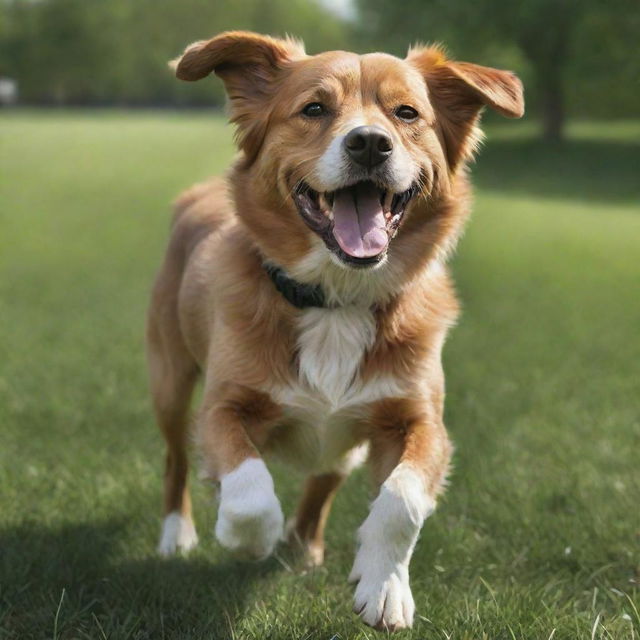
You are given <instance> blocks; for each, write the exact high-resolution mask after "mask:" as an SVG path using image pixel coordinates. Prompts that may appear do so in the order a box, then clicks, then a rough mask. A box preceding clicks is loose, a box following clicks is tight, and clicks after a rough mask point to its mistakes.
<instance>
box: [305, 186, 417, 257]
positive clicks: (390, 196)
mask: <svg viewBox="0 0 640 640" xmlns="http://www.w3.org/2000/svg"><path fill="white" fill-rule="evenodd" d="M416 193H417V188H416V186H415V185H413V186H411V187H410V188H409V189H407V190H406V191H403V192H402V193H393V192H391V191H388V190H385V189H383V188H381V187H379V186H377V185H376V184H374V183H373V182H369V181H366V182H358V183H357V184H354V185H351V186H350V187H344V188H343V189H338V190H337V191H331V192H327V193H319V192H317V191H314V190H313V189H312V188H311V187H310V186H309V185H308V184H306V183H305V182H299V183H298V184H297V185H296V187H295V188H294V190H293V199H294V201H295V203H296V206H297V207H298V211H299V212H300V215H301V216H302V218H303V220H304V221H305V222H306V223H307V225H308V226H309V227H310V228H311V229H312V230H313V231H315V232H316V233H317V234H318V235H319V236H320V237H321V238H322V239H323V240H324V242H325V244H326V245H327V247H328V248H329V249H330V250H331V251H333V252H334V253H336V254H338V256H339V257H340V258H341V259H342V260H343V261H345V262H349V263H352V264H354V265H359V266H366V265H370V264H375V263H376V262H379V261H380V260H382V258H383V257H384V255H385V254H386V251H387V248H388V246H389V242H390V240H391V239H392V238H393V237H394V236H395V234H396V232H397V230H398V227H399V226H400V223H401V222H402V218H403V216H404V212H405V210H406V208H407V205H408V204H409V202H410V201H411V199H412V198H413V197H414V196H415V195H416Z"/></svg>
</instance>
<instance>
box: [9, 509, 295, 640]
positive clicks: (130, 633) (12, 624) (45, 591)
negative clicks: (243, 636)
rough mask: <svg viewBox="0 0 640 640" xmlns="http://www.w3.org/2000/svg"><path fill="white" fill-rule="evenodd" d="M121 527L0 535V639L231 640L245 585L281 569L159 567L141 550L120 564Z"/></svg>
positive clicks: (122, 523)
mask: <svg viewBox="0 0 640 640" xmlns="http://www.w3.org/2000/svg"><path fill="white" fill-rule="evenodd" d="M127 522H131V519H130V517H126V518H125V517H120V518H115V519H114V518H110V519H109V520H103V521H96V522H91V523H83V524H77V523H74V524H67V525H63V526H52V527H49V528H47V527H43V525H42V524H41V523H37V524H36V523H34V524H33V525H29V524H25V525H20V526H16V527H13V528H5V529H3V530H0V637H3V638H4V637H7V638H32V637H33V638H35V637H51V636H52V635H54V636H57V637H58V638H65V637H78V632H82V633H84V634H86V636H87V637H96V638H102V637H108V638H120V637H132V638H164V637H167V638H170V637H178V636H177V635H175V633H176V630H181V631H180V637H184V638H187V637H189V638H190V637H194V638H199V637H208V638H218V637H225V638H228V637H232V635H233V631H232V630H233V628H234V626H235V622H236V620H238V618H239V617H240V616H241V615H242V613H243V609H244V605H245V601H246V596H247V595H248V594H249V593H250V592H251V585H252V583H254V582H256V581H260V579H262V578H264V577H266V576H267V575H269V574H270V573H272V572H274V571H278V570H281V569H282V564H281V562H279V561H278V560H277V559H269V560H268V561H265V562H261V563H247V562H240V561H236V560H233V559H231V558H227V559H225V560H223V561H222V562H212V561H209V560H207V558H206V557H202V555H203V554H198V553H196V555H195V556H194V557H190V558H188V559H183V558H179V557H178V558H174V559H162V558H160V557H156V556H151V555H149V550H148V548H144V549H143V548H142V546H143V545H142V543H141V547H140V551H139V553H140V559H139V560H128V561H125V562H123V561H122V560H121V559H120V558H121V557H122V554H121V551H122V548H124V546H125V543H126V528H127V527H126V523H127ZM134 555H135V552H134ZM199 556H200V557H199ZM129 557H131V553H129ZM69 634H71V635H69ZM82 637H85V636H84V635H83V636H82Z"/></svg>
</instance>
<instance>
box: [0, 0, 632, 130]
mask: <svg viewBox="0 0 640 640" xmlns="http://www.w3.org/2000/svg"><path fill="white" fill-rule="evenodd" d="M318 2H319V0H317V1H314V0H234V2H222V0H0V76H5V77H9V78H13V79H15V80H17V82H18V87H19V92H20V98H21V101H22V102H23V103H27V104H109V105H123V106H124V105H151V104H153V105H210V104H221V103H222V100H223V95H222V87H221V85H220V84H219V83H211V82H203V83H196V84H195V85H191V84H185V83H180V82H176V81H175V79H174V78H173V77H172V74H171V73H170V72H169V71H168V69H167V64H166V63H167V61H168V59H170V58H171V57H174V56H176V55H178V54H179V53H180V52H181V51H182V50H183V48H184V47H185V45H187V44H189V43H190V42H192V41H194V40H198V39H201V38H208V37H210V36H212V35H214V34H216V33H218V32H220V31H223V30H225V29H252V30H255V31H259V32H262V33H271V34H273V35H284V34H285V33H289V34H292V35H296V36H299V37H301V38H302V39H303V40H304V41H305V43H306V46H307V50H308V51H309V52H311V53H314V52H318V51H322V50H327V49H333V48H348V49H356V50H360V51H364V50H386V51H390V52H392V53H395V54H397V55H401V56H404V54H405V52H406V50H407V46H408V45H409V44H410V43H413V42H416V41H439V42H443V43H444V44H445V45H446V46H447V47H448V49H449V50H450V52H451V54H452V55H453V56H454V57H456V58H458V59H467V60H470V61H473V62H476V63H479V64H486V65H492V66H498V67H504V68H511V69H513V70H514V71H516V72H518V73H519V75H520V76H521V77H522V78H523V80H524V83H525V87H526V93H527V109H528V113H534V114H539V115H541V116H542V119H543V122H544V131H545V134H546V135H547V137H549V138H558V137H560V135H561V133H562V125H563V122H564V116H565V113H568V114H569V115H577V116H588V117H632V116H637V114H638V113H640V56H639V55H638V53H637V38H638V34H639V33H640V2H639V1H638V0H521V1H520V2H495V0H474V2H468V1H467V0H403V2H391V1H390V0H355V2H356V5H355V8H356V12H357V15H356V19H354V20H352V21H350V22H344V21H343V20H342V19H340V18H339V17H338V16H336V15H335V14H332V13H330V12H329V11H328V10H327V9H326V8H325V7H324V6H323V5H321V4H318Z"/></svg>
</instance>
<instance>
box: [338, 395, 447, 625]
mask: <svg viewBox="0 0 640 640" xmlns="http://www.w3.org/2000/svg"><path fill="white" fill-rule="evenodd" d="M432 411H433V408H426V407H423V408H420V407H416V404H415V403H412V402H409V401H408V400H406V401H405V400H393V401H385V402H383V403H380V404H379V405H378V406H377V407H376V409H375V411H374V416H373V420H372V427H371V429H372V430H371V457H370V461H371V464H372V465H373V472H374V476H375V477H376V480H377V481H378V483H381V484H380V490H379V493H378V496H377V497H376V499H375V500H374V501H373V503H372V505H371V509H370V512H369V515H368V517H367V519H366V520H365V521H364V523H363V525H362V526H361V527H360V529H359V530H358V541H359V548H358V551H357V554H356V558H355V562H354V564H353V569H352V570H351V574H350V576H349V579H350V580H351V581H353V582H357V587H356V591H355V596H354V610H355V611H356V613H358V614H360V616H361V617H362V619H363V621H364V622H366V623H367V624H368V625H370V626H372V627H376V628H379V629H388V630H391V631H392V630H397V629H403V628H405V627H410V626H411V625H412V623H413V614H414V604H413V596H412V594H411V589H410V587H409V561H410V560H411V555H412V553H413V549H414V547H415V544H416V541H417V539H418V534H419V532H420V529H421V527H422V524H423V522H424V520H425V519H426V518H427V516H428V515H429V514H430V513H431V512H432V511H433V510H434V508H435V504H436V497H437V495H438V493H439V492H440V490H441V488H442V484H443V481H444V478H445V476H446V472H447V468H448V464H449V458H450V455H451V445H450V443H449V440H448V437H447V434H446V431H445V429H444V426H443V425H442V422H441V420H440V418H439V417H438V416H434V415H430V413H432Z"/></svg>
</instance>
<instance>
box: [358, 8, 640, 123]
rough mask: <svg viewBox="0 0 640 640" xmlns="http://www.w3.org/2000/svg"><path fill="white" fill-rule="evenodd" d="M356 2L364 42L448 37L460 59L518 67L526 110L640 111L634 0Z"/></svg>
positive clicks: (394, 44)
mask: <svg viewBox="0 0 640 640" xmlns="http://www.w3.org/2000/svg"><path fill="white" fill-rule="evenodd" d="M358 5H359V7H360V10H361V12H362V15H363V17H364V19H363V20H362V21H361V23H360V24H361V25H362V26H361V29H360V37H361V39H362V41H363V42H365V43H367V44H371V43H372V42H375V43H376V45H377V46H381V45H382V46H385V45H386V46H388V47H390V48H391V49H392V50H394V52H396V53H398V54H404V52H405V51H406V42H407V41H415V40H419V41H425V40H429V41H433V40H435V41H443V42H445V43H446V44H447V45H448V46H449V48H450V49H451V50H452V52H453V53H454V54H455V57H457V58H459V59H469V60H471V61H474V62H480V63H483V64H487V65H493V66H504V67H507V68H509V67H511V68H514V70H516V71H517V72H518V73H520V75H521V76H523V78H524V80H525V86H526V89H527V108H528V110H533V111H534V112H542V113H543V115H544V116H548V117H550V118H553V117H559V118H560V120H562V116H563V111H564V109H565V108H566V109H567V110H568V112H569V113H570V114H580V115H583V116H584V115H598V116H600V117H609V118H611V117H621V116H632V115H635V114H637V113H638V112H640V90H639V88H640V87H639V81H640V57H639V56H637V55H635V53H634V52H635V49H636V48H637V45H636V43H637V34H638V33H639V32H640V3H639V2H637V0H610V1H608V2H605V1H603V0H524V1H521V2H496V1H495V0H475V1H474V2H467V1H465V0H405V2H402V3H392V2H388V1H387V0H359V2H358ZM549 111H550V113H549ZM560 125H561V122H560Z"/></svg>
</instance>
